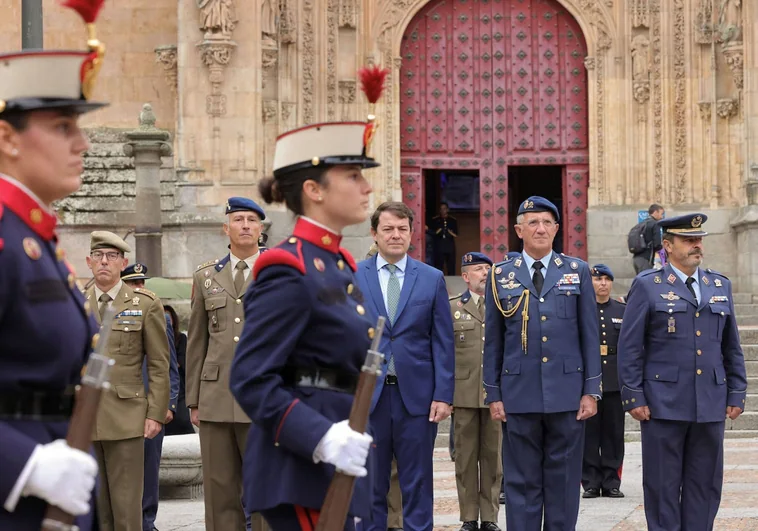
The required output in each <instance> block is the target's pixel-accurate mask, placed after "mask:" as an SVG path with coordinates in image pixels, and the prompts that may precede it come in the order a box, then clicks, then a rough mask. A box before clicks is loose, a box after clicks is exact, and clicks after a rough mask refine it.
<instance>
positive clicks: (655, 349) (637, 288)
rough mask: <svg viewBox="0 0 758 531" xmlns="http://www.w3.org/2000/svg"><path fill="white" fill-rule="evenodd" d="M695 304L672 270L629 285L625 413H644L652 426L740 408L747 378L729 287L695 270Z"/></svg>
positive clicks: (622, 340) (622, 378)
mask: <svg viewBox="0 0 758 531" xmlns="http://www.w3.org/2000/svg"><path fill="white" fill-rule="evenodd" d="M697 275H698V278H699V284H700V301H699V303H697V304H696V303H695V299H694V297H693V296H692V294H691V293H690V291H689V290H688V289H687V286H686V285H685V284H684V282H682V280H681V279H680V278H679V277H678V276H677V275H676V273H675V272H674V270H673V269H672V268H671V265H666V266H665V267H664V268H663V269H662V270H659V271H656V270H654V269H649V270H647V271H643V272H642V273H640V274H639V275H638V276H637V278H635V279H634V282H633V283H632V287H631V289H630V290H629V298H628V300H627V304H626V312H625V313H624V324H623V326H622V327H621V336H620V337H619V354H618V364H619V369H618V370H619V383H620V385H621V400H622V403H623V405H624V409H625V410H627V411H628V410H630V409H634V408H636V407H640V406H648V407H649V408H650V415H651V416H652V417H653V418H656V419H665V420H680V421H688V422H720V421H723V420H724V418H725V416H726V407H727V406H737V407H740V408H742V409H745V396H746V393H747V377H746V374H745V359H744V357H743V355H742V347H740V336H739V333H738V332H737V320H736V316H735V315H734V300H733V298H732V283H731V282H730V281H729V279H728V278H726V277H725V276H723V275H721V274H720V273H717V272H716V271H712V270H710V269H706V270H702V269H698V272H697Z"/></svg>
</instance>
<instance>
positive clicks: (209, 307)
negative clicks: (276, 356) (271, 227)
mask: <svg viewBox="0 0 758 531" xmlns="http://www.w3.org/2000/svg"><path fill="white" fill-rule="evenodd" d="M224 213H225V214H226V216H227V221H226V223H224V232H225V233H226V235H227V236H228V237H229V254H227V255H226V256H224V257H223V258H221V259H220V260H219V259H216V260H211V261H209V262H206V263H204V264H201V265H199V266H198V267H197V270H196V271H195V274H194V277H193V279H192V310H191V313H190V322H189V338H188V341H187V376H186V386H187V393H186V397H187V398H186V400H187V406H188V407H189V408H190V418H191V419H192V423H193V424H194V425H195V426H198V427H199V428H200V453H201V457H202V461H203V470H204V473H203V487H204V491H205V526H206V529H208V531H242V530H243V529H245V526H246V520H247V516H246V515H247V513H246V511H245V509H244V508H243V505H242V457H243V455H244V452H245V446H246V443H247V437H248V431H249V430H250V418H249V417H248V416H247V415H246V414H245V412H244V411H242V409H241V408H240V407H239V405H237V403H236V402H235V400H234V397H233V396H232V393H231V391H230V390H229V371H230V369H231V366H232V358H233V357H234V349H235V348H236V346H237V344H238V343H239V340H240V336H241V335H242V326H243V323H244V320H245V311H244V307H243V305H242V299H243V297H244V296H245V293H246V291H247V290H248V288H249V286H250V283H251V282H252V279H253V276H252V274H251V272H252V270H253V267H254V266H255V263H256V261H257V260H258V257H259V256H261V253H260V250H259V247H258V244H259V241H260V236H261V231H262V230H263V224H262V221H263V220H264V219H266V214H265V212H264V211H263V209H262V208H261V207H260V206H259V205H258V204H257V203H256V202H255V201H253V200H252V199H248V198H245V197H230V198H229V200H228V201H227V202H226V208H225V210H224ZM252 523H254V524H255V525H254V526H255V527H256V531H259V530H260V528H261V526H262V525H263V522H262V519H261V517H260V516H259V515H256V516H254V517H253V522H251V524H252Z"/></svg>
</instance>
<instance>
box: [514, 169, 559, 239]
mask: <svg viewBox="0 0 758 531" xmlns="http://www.w3.org/2000/svg"><path fill="white" fill-rule="evenodd" d="M562 178H563V167H562V166H509V167H508V203H509V204H508V212H509V215H508V222H509V224H510V225H509V226H508V242H509V245H508V248H509V250H511V251H521V250H522V246H521V240H519V238H518V236H516V229H515V228H513V226H514V225H515V224H516V216H517V214H518V209H519V205H520V204H521V203H522V202H523V201H525V200H526V199H527V198H528V197H530V196H532V195H540V196H542V197H544V198H546V199H548V200H550V201H552V202H553V203H554V204H555V206H557V207H558V212H560V213H561V224H560V225H559V228H558V234H556V236H555V242H553V250H554V251H556V252H558V253H562V252H563V185H562V182H561V181H562Z"/></svg>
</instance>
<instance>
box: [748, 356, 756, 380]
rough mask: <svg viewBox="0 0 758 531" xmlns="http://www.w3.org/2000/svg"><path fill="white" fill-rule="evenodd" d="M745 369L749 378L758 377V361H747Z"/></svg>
mask: <svg viewBox="0 0 758 531" xmlns="http://www.w3.org/2000/svg"><path fill="white" fill-rule="evenodd" d="M745 371H746V372H747V376H748V378H755V377H758V361H747V360H746V361H745Z"/></svg>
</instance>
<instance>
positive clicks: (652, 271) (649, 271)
mask: <svg viewBox="0 0 758 531" xmlns="http://www.w3.org/2000/svg"><path fill="white" fill-rule="evenodd" d="M656 273H663V271H662V270H660V269H645V270H644V271H640V272H639V273H637V276H638V277H649V276H650V275H655V274H656Z"/></svg>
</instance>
